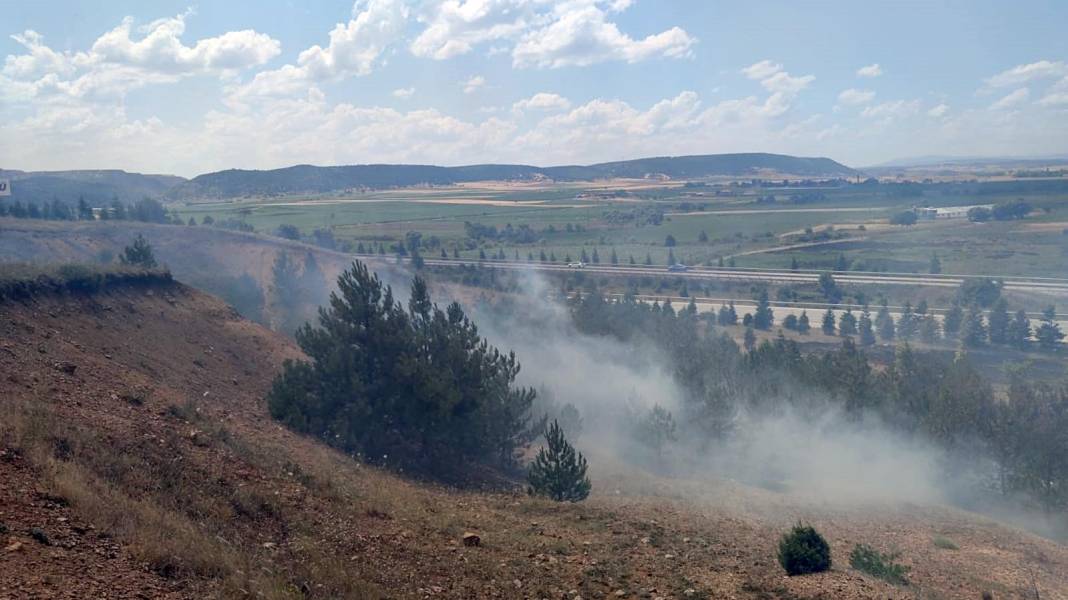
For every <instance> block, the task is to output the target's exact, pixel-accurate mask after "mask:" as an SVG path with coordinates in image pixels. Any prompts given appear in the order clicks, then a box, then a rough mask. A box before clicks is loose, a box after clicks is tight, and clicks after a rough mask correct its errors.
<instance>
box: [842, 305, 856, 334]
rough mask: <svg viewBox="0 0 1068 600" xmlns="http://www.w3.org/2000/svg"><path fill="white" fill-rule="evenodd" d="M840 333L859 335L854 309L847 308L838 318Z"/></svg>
mask: <svg viewBox="0 0 1068 600" xmlns="http://www.w3.org/2000/svg"><path fill="white" fill-rule="evenodd" d="M838 333H840V334H842V335H856V334H857V318H856V317H855V316H853V309H852V308H847V309H846V311H845V312H844V313H842V316H841V317H839V318H838Z"/></svg>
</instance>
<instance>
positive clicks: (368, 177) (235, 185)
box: [168, 153, 856, 200]
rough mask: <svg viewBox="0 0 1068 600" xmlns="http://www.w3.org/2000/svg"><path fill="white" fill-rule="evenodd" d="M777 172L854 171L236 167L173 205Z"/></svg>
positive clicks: (651, 165) (639, 163)
mask: <svg viewBox="0 0 1068 600" xmlns="http://www.w3.org/2000/svg"><path fill="white" fill-rule="evenodd" d="M768 173H777V174H785V175H792V176H795V177H844V176H851V175H854V174H855V173H856V172H855V171H854V170H853V169H850V168H849V167H846V166H844V165H842V164H840V163H837V162H835V161H833V160H831V159H829V158H802V157H795V156H785V155H780V154H760V153H754V154H709V155H703V156H677V157H657V158H642V159H636V160H626V161H619V162H608V163H600V164H594V165H586V166H580V165H572V166H559V167H534V166H528V165H470V166H462V167H437V166H430V165H351V166H334V167H317V166H311V165H298V166H294V167H286V168H284V169H273V170H268V171H248V170H238V169H230V170H227V171H219V172H216V173H207V174H204V175H199V176H197V177H194V178H193V179H191V180H189V181H188V182H185V183H182V184H180V185H177V186H175V187H174V188H173V189H171V190H170V192H168V197H170V198H172V199H181V200H188V199H193V198H234V197H240V196H264V195H276V194H290V193H325V192H333V191H338V190H346V189H359V188H389V187H404V186H414V185H449V184H456V183H468V182H475V181H500V180H531V179H537V178H544V179H552V180H556V181H589V180H595V179H607V178H617V177H618V178H631V179H641V178H644V177H653V176H657V177H659V176H664V177H668V178H671V179H686V178H701V177H711V176H740V177H744V176H750V175H751V176H757V175H767V174H768Z"/></svg>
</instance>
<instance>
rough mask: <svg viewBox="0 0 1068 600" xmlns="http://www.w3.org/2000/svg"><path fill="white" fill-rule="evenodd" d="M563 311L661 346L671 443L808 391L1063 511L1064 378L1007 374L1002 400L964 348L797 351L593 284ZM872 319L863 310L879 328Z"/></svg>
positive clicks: (687, 310)
mask: <svg viewBox="0 0 1068 600" xmlns="http://www.w3.org/2000/svg"><path fill="white" fill-rule="evenodd" d="M732 312H733V307H732V306H730V305H728V306H727V307H726V314H727V315H728V318H729V316H730V314H731V313H732ZM571 314H572V318H573V320H574V323H575V325H576V327H577V328H578V329H579V330H580V331H581V332H583V333H587V334H590V335H599V336H607V337H611V338H613V339H616V340H618V341H620V342H632V341H636V340H651V341H652V342H653V344H654V345H655V347H656V348H658V349H659V351H661V352H662V353H663V358H664V361H665V362H666V363H667V364H668V365H670V366H671V369H672V373H673V377H674V379H675V381H676V383H677V384H678V385H679V387H680V388H681V389H682V390H683V392H684V404H683V407H684V411H685V412H684V414H682V415H680V417H681V418H678V419H677V420H676V421H675V422H676V423H677V424H678V425H679V431H678V437H680V438H682V437H686V438H689V439H691V440H696V441H697V442H698V443H702V442H701V441H702V440H711V439H716V438H721V437H724V436H729V435H731V432H732V431H733V430H734V428H735V427H736V426H737V416H738V415H739V413H740V412H742V411H744V410H755V411H766V410H779V409H781V408H782V407H783V406H788V405H792V406H795V407H796V408H798V409H801V410H808V409H810V408H811V405H810V403H811V401H812V395H813V392H814V391H815V392H819V393H821V395H822V396H825V397H826V398H827V399H828V401H829V402H831V403H832V405H834V406H837V407H839V408H840V409H841V410H842V411H843V412H844V414H846V415H847V417H848V418H850V419H854V420H857V421H864V420H867V419H872V418H874V419H878V420H879V421H881V422H883V423H886V424H888V425H889V426H890V427H891V428H892V429H894V430H896V431H899V432H900V433H902V434H904V435H906V436H909V437H915V438H919V439H923V440H926V441H928V442H930V443H931V444H933V445H934V446H936V447H939V448H941V449H942V451H943V452H944V453H945V454H946V456H952V457H954V459H958V460H962V461H965V462H966V463H967V464H968V466H969V468H972V469H975V470H976V471H977V472H981V473H982V474H983V475H984V476H986V479H984V481H987V482H988V483H989V487H990V488H991V489H993V490H995V491H997V492H1000V494H1003V495H1004V496H1006V497H1007V496H1012V495H1015V494H1019V493H1026V494H1027V495H1029V497H1031V498H1033V499H1034V500H1035V501H1037V502H1038V503H1039V504H1040V505H1041V506H1042V507H1043V508H1045V509H1047V510H1050V511H1059V512H1063V511H1065V510H1066V509H1068V436H1065V435H1064V432H1065V431H1068V382H1062V383H1046V382H1038V381H1029V380H1027V379H1026V378H1025V377H1024V376H1023V375H1022V374H1020V373H1014V374H1013V376H1012V383H1011V385H1010V386H1009V390H1008V392H1007V398H1006V399H1004V401H1002V400H999V399H998V396H997V394H996V393H995V389H994V386H993V385H992V384H991V383H990V382H989V381H988V380H987V378H986V377H984V376H983V374H982V373H980V372H979V371H978V370H977V368H976V367H975V366H974V365H973V364H972V362H971V360H970V359H969V357H968V355H967V353H966V352H965V353H958V354H957V356H956V357H955V358H952V359H951V358H947V357H944V356H942V355H937V354H933V353H923V352H920V351H918V350H916V349H915V348H913V347H911V346H910V345H909V344H908V343H907V342H904V343H901V344H900V345H899V346H898V349H897V351H896V353H895V356H894V359H893V361H892V362H891V364H889V365H887V366H886V367H885V368H876V366H875V365H874V364H873V363H872V362H871V361H870V360H869V358H868V357H867V356H866V355H865V353H864V351H863V349H862V347H861V346H860V345H858V344H857V342H856V341H855V340H854V338H853V336H848V337H845V338H844V339H843V341H842V345H841V346H840V347H839V348H838V349H837V350H834V351H830V352H813V353H802V352H801V349H800V346H799V344H797V343H796V342H795V341H792V340H787V339H785V338H784V337H782V336H781V335H780V336H779V337H778V338H777V339H775V340H774V341H771V340H765V341H764V342H761V343H760V344H755V343H754V344H752V345H751V346H750V347H749V348H748V349H744V348H742V347H739V346H738V344H736V343H735V342H734V341H733V339H731V337H730V336H728V335H727V334H725V333H723V332H722V330H718V328H717V327H715V323H718V322H719V315H717V316H716V319H715V320H714V321H713V322H711V323H710V322H707V320H704V319H702V318H701V317H699V316H698V314H697V311H696V307H695V306H694V305H693V303H692V302H691V303H690V304H689V305H687V306H685V307H682V308H681V309H679V310H677V311H676V309H675V307H673V306H672V305H671V303H670V302H665V303H663V304H661V303H658V302H654V303H652V304H650V303H646V302H642V301H638V300H635V299H634V298H633V297H629V296H628V297H624V298H622V299H620V300H616V301H608V300H606V299H605V298H604V297H603V296H602V295H600V294H599V293H597V292H596V291H591V292H590V293H587V294H586V295H584V296H582V297H580V298H575V299H573V300H572V301H571ZM721 314H722V311H721ZM735 317H736V313H735ZM754 318H755V317H754ZM878 320H879V319H878V317H876V318H875V319H872V318H871V317H870V316H866V315H865V314H862V315H861V317H860V321H871V325H870V327H871V328H872V329H876V330H877V329H878V328H879V325H878V324H877V321H878ZM860 327H867V326H866V325H860ZM988 464H994V465H995V468H994V469H993V470H992V471H991V470H989V469H987V468H986V465H988Z"/></svg>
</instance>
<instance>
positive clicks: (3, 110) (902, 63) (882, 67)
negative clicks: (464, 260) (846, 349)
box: [0, 0, 1068, 175]
mask: <svg viewBox="0 0 1068 600" xmlns="http://www.w3.org/2000/svg"><path fill="white" fill-rule="evenodd" d="M101 5H103V6H101ZM0 10H2V14H3V15H4V19H3V20H2V21H0V27H3V28H5V30H4V31H3V32H0V33H3V34H4V36H3V38H2V39H0V52H2V53H3V56H4V57H5V58H4V64H3V67H2V69H0V139H3V140H4V142H3V144H2V145H0V167H3V168H19V169H35V170H38V169H67V168H123V169H127V170H138V171H146V172H167V173H177V174H181V175H194V174H197V173H201V172H206V171H211V170H218V169H224V168H231V167H237V168H273V167H279V166H286V165H290V164H296V163H313V164H349V163H365V162H424V163H436V164H464V163H473V162H490V161H493V162H522V163H529V164H541V165H548V164H561V163H590V162H598V161H604V160H617V159H624V158H635V157H640V156H651V155H664V154H695V153H713V152H742V151H769V152H783V153H790V154H802V155H819V156H830V157H832V158H835V159H836V160H839V161H841V162H844V163H846V164H849V165H853V166H864V165H869V164H875V163H879V162H883V161H886V160H890V159H895V158H899V157H903V156H917V155H929V154H948V155H968V156H974V155H1025V156H1035V155H1049V154H1064V153H1066V152H1068V142H1066V141H1065V140H1068V65H1066V63H1065V61H1066V60H1068V35H1065V33H1064V29H1065V25H1066V24H1068V3H1065V2H1056V1H1042V2H1039V1H1034V2H1013V3H1008V2H982V1H967V2H965V1H960V2H940V3H936V2H906V1H898V2H885V3H874V2H832V1H824V2H817V1H813V2H712V1H696V0H692V1H678V2H676V1H668V0H656V1H653V0H566V1H561V2H550V1H548V0H445V1H439V0H424V1H420V2H412V1H403V0H359V1H357V2H355V3H353V2H351V1H338V0H321V1H317V2H314V3H311V2H281V1H258V2H245V1H235V0H230V1H227V2H202V3H198V4H190V3H188V2H170V1H155V2H124V1H111V2H107V3H99V2H75V1H56V2H49V1H44V0H42V1H38V2H24V1H17V0H0Z"/></svg>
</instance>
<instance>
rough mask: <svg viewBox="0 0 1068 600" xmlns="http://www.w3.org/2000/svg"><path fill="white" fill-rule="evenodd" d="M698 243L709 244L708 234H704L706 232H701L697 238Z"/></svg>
mask: <svg viewBox="0 0 1068 600" xmlns="http://www.w3.org/2000/svg"><path fill="white" fill-rule="evenodd" d="M697 241H698V242H701V243H702V244H707V243H708V234H707V233H706V232H704V231H701V233H700V234H699V235H698V236H697Z"/></svg>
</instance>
